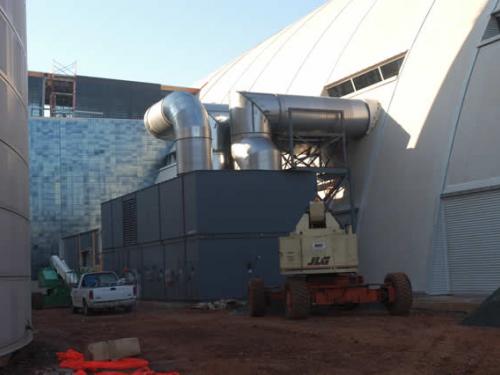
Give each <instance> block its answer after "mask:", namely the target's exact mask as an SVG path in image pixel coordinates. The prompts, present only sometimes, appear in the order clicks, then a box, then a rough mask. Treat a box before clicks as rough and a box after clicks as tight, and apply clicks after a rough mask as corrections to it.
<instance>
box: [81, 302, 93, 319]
mask: <svg viewBox="0 0 500 375" xmlns="http://www.w3.org/2000/svg"><path fill="white" fill-rule="evenodd" d="M82 311H83V315H85V316H89V315H92V310H90V307H88V305H87V302H86V301H85V300H83V308H82Z"/></svg>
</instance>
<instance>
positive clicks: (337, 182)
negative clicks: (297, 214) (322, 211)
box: [281, 107, 356, 233]
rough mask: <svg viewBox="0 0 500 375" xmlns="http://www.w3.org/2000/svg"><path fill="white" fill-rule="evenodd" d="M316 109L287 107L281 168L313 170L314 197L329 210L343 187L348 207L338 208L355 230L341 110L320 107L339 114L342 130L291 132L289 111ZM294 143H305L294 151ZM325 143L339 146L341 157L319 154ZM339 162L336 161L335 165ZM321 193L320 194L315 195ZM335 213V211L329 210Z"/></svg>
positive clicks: (292, 130) (354, 214)
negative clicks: (308, 133)
mask: <svg viewBox="0 0 500 375" xmlns="http://www.w3.org/2000/svg"><path fill="white" fill-rule="evenodd" d="M294 112H316V110H314V109H311V108H299V107H294V108H290V109H289V111H288V136H287V138H286V142H287V146H288V150H287V151H286V152H282V153H281V158H282V165H283V169H293V170H303V171H310V172H314V173H316V180H317V187H318V194H317V198H318V199H321V200H322V201H323V202H325V206H326V207H328V208H329V209H330V210H331V209H332V203H333V200H334V198H335V196H336V194H337V193H338V192H339V191H340V189H341V188H344V189H345V191H346V193H347V194H348V197H349V207H348V208H347V209H345V210H342V212H343V213H347V214H348V215H349V216H350V222H351V226H352V230H353V232H354V233H355V232H356V209H355V207H354V201H353V186H352V179H351V172H350V167H349V158H348V152H347V136H346V130H345V122H344V112H343V111H339V110H329V111H324V112H325V113H333V114H337V115H338V116H339V117H340V121H341V128H342V131H341V132H340V133H333V134H330V135H329V136H328V137H307V138H305V137H300V136H298V135H295V134H294V125H293V113H294ZM297 144H300V145H307V146H305V148H304V149H303V150H301V151H300V152H299V153H298V154H296V152H295V147H296V145H297ZM327 147H340V148H341V156H342V159H341V160H340V161H338V160H335V161H333V160H331V158H327V159H326V160H325V158H324V157H323V154H322V150H324V149H325V148H327ZM337 164H339V165H337ZM320 192H323V193H324V197H321V196H320V195H319V193H320ZM332 214H333V215H334V216H335V215H336V212H335V211H332Z"/></svg>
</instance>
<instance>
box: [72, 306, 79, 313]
mask: <svg viewBox="0 0 500 375" xmlns="http://www.w3.org/2000/svg"><path fill="white" fill-rule="evenodd" d="M71 312H72V313H73V314H77V313H78V307H75V306H72V307H71Z"/></svg>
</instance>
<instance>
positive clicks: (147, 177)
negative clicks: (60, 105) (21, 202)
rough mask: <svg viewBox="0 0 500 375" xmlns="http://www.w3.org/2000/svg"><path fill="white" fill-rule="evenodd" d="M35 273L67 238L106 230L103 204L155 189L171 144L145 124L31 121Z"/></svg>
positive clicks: (33, 265)
mask: <svg viewBox="0 0 500 375" xmlns="http://www.w3.org/2000/svg"><path fill="white" fill-rule="evenodd" d="M29 131H30V197H31V246H32V267H33V271H35V272H34V273H33V274H34V275H36V270H37V269H38V268H39V267H40V266H42V265H45V264H46V263H47V259H48V257H49V255H50V254H54V253H57V252H58V249H59V241H60V239H61V238H62V237H65V236H68V235H71V234H75V233H79V232H83V231H86V230H89V229H93V228H96V227H99V226H100V204H101V202H103V201H106V200H109V199H112V198H115V197H118V196H121V195H123V194H127V193H130V192H133V191H135V190H138V189H141V188H144V187H146V186H149V185H152V184H153V183H154V181H155V178H156V175H157V171H158V169H159V168H160V167H161V166H162V164H163V158H164V157H165V155H166V150H167V147H166V146H167V145H166V143H165V142H163V141H160V140H158V139H156V138H154V137H152V136H151V135H149V134H147V133H146V131H145V129H144V125H143V123H142V121H140V120H116V119H63V118H60V119H59V118H30V120H29Z"/></svg>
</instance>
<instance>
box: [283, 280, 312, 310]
mask: <svg viewBox="0 0 500 375" xmlns="http://www.w3.org/2000/svg"><path fill="white" fill-rule="evenodd" d="M310 310H311V296H310V293H309V289H307V285H306V282H305V280H294V279H289V280H288V281H287V282H286V285H285V315H286V317H287V318H288V319H305V318H307V317H308V316H309V311H310Z"/></svg>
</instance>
